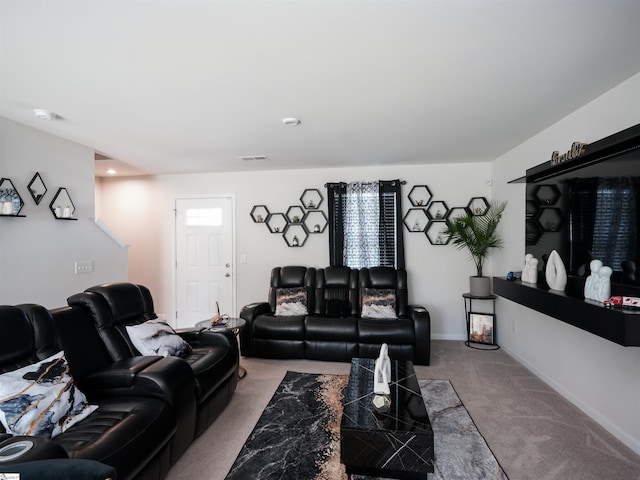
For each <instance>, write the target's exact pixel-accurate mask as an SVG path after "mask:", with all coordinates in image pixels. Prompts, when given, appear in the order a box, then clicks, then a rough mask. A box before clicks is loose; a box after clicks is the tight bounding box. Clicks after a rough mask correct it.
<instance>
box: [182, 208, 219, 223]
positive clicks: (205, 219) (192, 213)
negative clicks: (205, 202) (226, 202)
mask: <svg viewBox="0 0 640 480" xmlns="http://www.w3.org/2000/svg"><path fill="white" fill-rule="evenodd" d="M185 222H186V224H187V226H189V227H219V226H220V225H222V209H221V208H187V211H186V215H185Z"/></svg>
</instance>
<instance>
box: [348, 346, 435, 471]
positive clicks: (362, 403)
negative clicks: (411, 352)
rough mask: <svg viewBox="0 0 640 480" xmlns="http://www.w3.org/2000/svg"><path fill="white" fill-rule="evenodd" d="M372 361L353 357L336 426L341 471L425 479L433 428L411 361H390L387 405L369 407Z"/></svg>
mask: <svg viewBox="0 0 640 480" xmlns="http://www.w3.org/2000/svg"><path fill="white" fill-rule="evenodd" d="M373 369H374V360H373V359H367V358H354V359H353V361H352V363H351V373H350V376H349V384H348V386H347V389H346V391H345V399H344V411H343V415H342V422H341V425H340V460H341V462H342V463H343V464H344V465H345V468H346V471H347V474H348V475H349V476H351V475H352V474H357V475H367V476H381V477H385V478H399V479H426V478H427V474H428V473H432V472H433V430H432V429H431V423H430V422H429V417H428V415H427V410H426V407H425V405H424V401H423V399H422V394H421V392H420V386H419V385H418V380H417V379H416V376H415V370H414V368H413V364H412V363H411V362H399V361H392V368H391V370H392V371H391V378H392V381H391V383H390V390H391V409H390V411H389V412H388V413H386V414H380V413H378V412H376V411H375V409H374V408H373V405H372V403H371V399H372V397H373Z"/></svg>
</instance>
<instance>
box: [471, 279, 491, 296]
mask: <svg viewBox="0 0 640 480" xmlns="http://www.w3.org/2000/svg"><path fill="white" fill-rule="evenodd" d="M469 289H470V290H469V293H471V295H475V296H476V297H488V296H489V295H491V277H477V276H475V277H469Z"/></svg>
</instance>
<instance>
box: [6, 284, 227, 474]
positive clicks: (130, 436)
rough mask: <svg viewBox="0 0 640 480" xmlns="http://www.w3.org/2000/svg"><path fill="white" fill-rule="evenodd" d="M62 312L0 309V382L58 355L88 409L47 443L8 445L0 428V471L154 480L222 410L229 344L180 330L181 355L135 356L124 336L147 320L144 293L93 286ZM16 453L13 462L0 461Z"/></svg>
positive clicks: (16, 440) (149, 312)
mask: <svg viewBox="0 0 640 480" xmlns="http://www.w3.org/2000/svg"><path fill="white" fill-rule="evenodd" d="M68 303H69V305H68V306H65V307H61V308H56V309H53V310H47V309H45V308H44V307H42V306H40V305H34V304H25V305H17V306H8V305H5V306H0V373H6V372H11V371H15V370H16V369H18V368H21V367H25V366H30V365H33V364H36V363H38V362H41V361H42V360H44V359H47V358H49V357H50V356H51V355H54V354H56V353H57V352H59V351H61V350H62V351H63V352H64V357H65V358H66V362H67V363H68V367H69V370H70V373H71V376H72V377H73V380H74V381H75V386H76V387H77V388H78V389H79V390H80V391H81V392H82V393H83V394H84V395H85V396H86V399H87V401H88V403H89V404H91V405H97V406H98V408H97V410H95V411H94V412H93V413H91V414H90V415H89V416H88V417H86V418H85V419H83V420H81V421H79V422H78V423H76V424H75V425H73V426H71V427H70V428H69V429H68V430H66V431H64V432H63V433H61V434H59V435H57V436H55V437H53V438H42V437H35V436H13V435H10V434H8V433H6V431H5V430H4V428H3V427H2V425H0V472H22V473H23V475H22V477H21V479H22V480H25V479H29V478H48V477H46V475H45V473H46V474H47V475H50V476H51V477H52V478H87V479H91V478H103V479H104V478H116V477H117V478H118V479H119V480H123V479H137V480H147V479H149V480H151V479H153V480H157V479H162V478H164V477H165V476H166V474H167V472H168V471H169V468H170V467H171V465H173V464H174V463H175V461H176V460H177V459H178V458H179V457H180V455H181V454H182V453H183V452H184V451H185V449H186V448H187V447H188V446H189V444H190V443H191V442H192V441H193V440H194V438H196V437H197V436H198V435H199V434H200V433H202V431H204V430H205V429H206V427H207V426H208V425H210V424H211V422H213V420H214V419H215V418H216V417H217V416H218V414H219V413H220V412H221V411H222V410H223V409H224V408H225V407H226V405H227V404H228V403H229V401H230V399H231V396H232V394H233V392H234V390H235V387H236V385H237V381H238V367H239V352H238V347H237V342H236V339H235V337H234V336H233V334H231V333H228V334H226V333H214V332H211V331H208V330H202V331H198V330H188V331H180V332H178V333H179V334H180V335H181V336H182V337H183V338H184V339H185V340H186V341H187V342H188V344H189V346H190V348H189V352H188V353H187V354H186V355H184V356H183V357H180V358H179V357H175V356H159V355H154V356H143V355H140V353H139V351H138V350H137V349H136V348H135V347H134V346H133V344H132V342H131V339H130V337H129V335H128V334H127V329H126V327H127V326H131V325H139V324H142V323H144V322H146V321H147V320H151V319H154V318H156V315H155V313H154V311H153V300H152V298H151V294H150V293H149V290H147V289H146V288H145V287H143V286H140V285H134V284H131V283H116V284H107V285H100V286H96V287H92V288H90V289H88V290H86V291H85V292H82V293H79V294H76V295H73V296H71V297H69V299H68ZM25 444H27V445H28V444H31V447H30V448H29V449H27V448H24V445H25ZM21 450H22V452H21ZM16 452H18V453H21V454H20V455H18V456H17V457H16V458H15V459H10V458H9V459H8V457H11V454H13V453H16ZM7 459H8V460H7ZM52 472H53V473H52ZM79 472H80V473H79Z"/></svg>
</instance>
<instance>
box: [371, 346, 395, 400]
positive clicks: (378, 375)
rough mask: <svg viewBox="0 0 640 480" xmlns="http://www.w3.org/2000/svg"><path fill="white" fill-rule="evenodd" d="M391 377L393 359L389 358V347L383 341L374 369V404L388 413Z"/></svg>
mask: <svg viewBox="0 0 640 480" xmlns="http://www.w3.org/2000/svg"><path fill="white" fill-rule="evenodd" d="M390 379H391V360H390V359H389V347H388V346H387V344H386V343H383V344H382V346H381V347H380V356H379V357H378V358H376V361H375V368H374V371H373V394H374V395H373V400H372V403H373V406H374V407H375V409H376V410H377V411H378V412H381V413H386V412H388V411H389V407H391V396H390V395H391V391H390V390H389V380H390Z"/></svg>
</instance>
